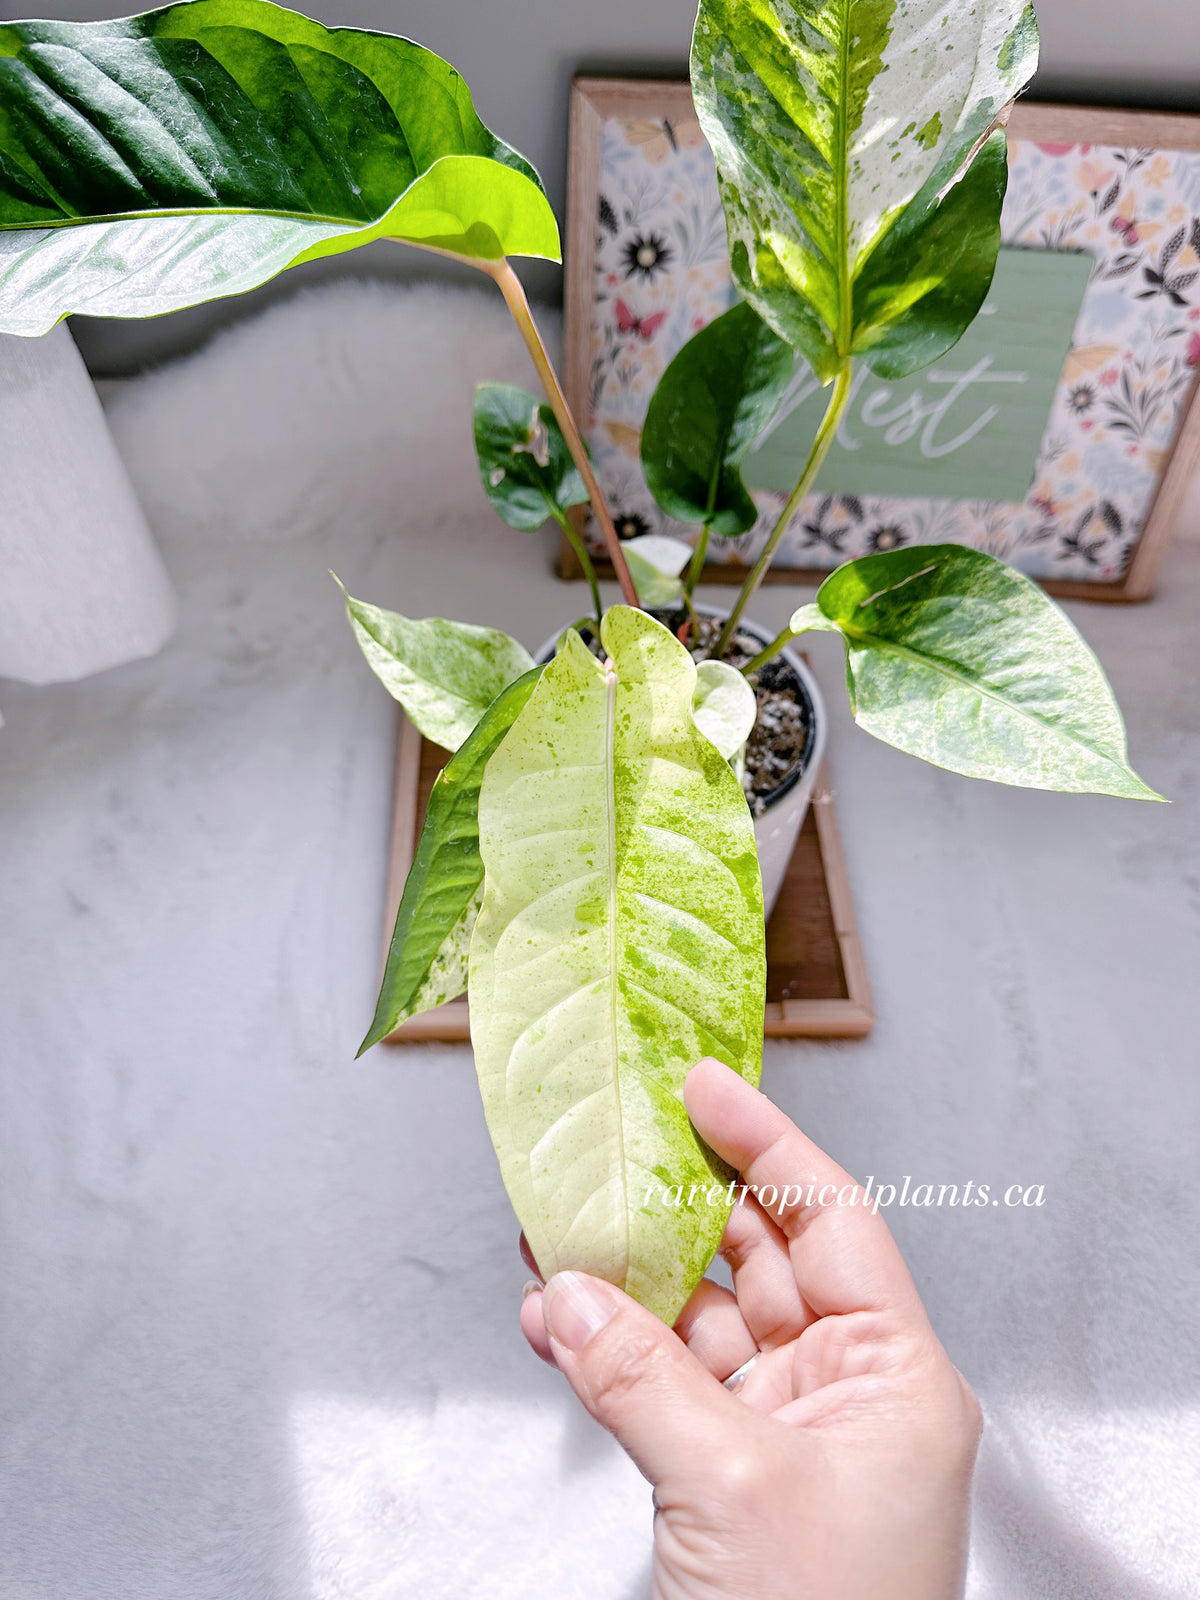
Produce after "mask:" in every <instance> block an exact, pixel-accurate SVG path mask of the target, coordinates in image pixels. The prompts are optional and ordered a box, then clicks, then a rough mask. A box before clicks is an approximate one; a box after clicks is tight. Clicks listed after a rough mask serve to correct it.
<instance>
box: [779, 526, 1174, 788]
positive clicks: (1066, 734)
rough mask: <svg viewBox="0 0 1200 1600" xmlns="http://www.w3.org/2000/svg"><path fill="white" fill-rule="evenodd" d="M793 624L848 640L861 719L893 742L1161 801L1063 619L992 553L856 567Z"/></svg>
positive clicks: (909, 555) (936, 760)
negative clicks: (1132, 762) (1132, 757)
mask: <svg viewBox="0 0 1200 1600" xmlns="http://www.w3.org/2000/svg"><path fill="white" fill-rule="evenodd" d="M792 627H793V629H795V630H796V631H797V632H803V631H806V630H808V629H813V628H816V629H825V630H828V631H830V632H836V633H840V634H841V635H842V637H843V639H844V640H845V643H846V652H847V661H846V677H847V685H848V687H849V691H850V704H851V709H852V710H853V712H854V718H855V721H856V722H857V723H858V724H859V726H860V727H862V728H865V729H866V730H867V732H868V733H872V734H874V735H875V737H876V738H877V739H882V740H883V741H884V742H885V743H886V744H891V745H895V746H896V748H897V749H899V750H907V751H908V753H909V754H910V755H914V756H920V757H921V759H922V760H924V761H929V762H932V763H933V765H934V766H937V767H946V768H948V769H949V770H950V771H951V772H961V773H964V774H965V775H966V776H967V777H969V778H989V779H991V780H992V781H993V782H996V783H1011V784H1015V785H1017V786H1018V787H1020V788H1024V789H1059V790H1065V791H1068V792H1071V793H1076V794H1111V795H1121V796H1125V797H1126V798H1129V799H1134V800H1158V799H1161V796H1160V795H1156V794H1155V793H1154V791H1153V790H1152V789H1149V788H1147V786H1146V785H1145V784H1144V783H1143V782H1142V781H1141V779H1140V778H1139V777H1138V776H1137V774H1136V773H1134V772H1133V771H1132V769H1131V768H1130V766H1129V760H1128V756H1127V754H1126V748H1125V727H1124V724H1123V723H1122V721H1121V713H1120V710H1119V709H1118V707H1117V703H1116V701H1115V699H1114V698H1113V693H1112V690H1111V689H1110V688H1109V686H1108V681H1107V679H1106V678H1105V676H1104V672H1103V670H1102V668H1101V666H1100V663H1099V662H1098V661H1097V660H1096V658H1095V656H1094V655H1093V654H1092V652H1091V650H1090V649H1089V648H1088V646H1087V645H1086V644H1085V643H1084V641H1083V639H1082V638H1081V637H1080V636H1079V634H1078V633H1077V632H1076V630H1075V628H1074V627H1073V626H1072V624H1071V622H1070V619H1069V618H1068V617H1067V615H1066V613H1065V612H1064V611H1062V609H1061V608H1060V607H1059V606H1057V605H1055V604H1054V602H1053V601H1052V600H1051V599H1049V597H1048V596H1047V595H1045V594H1043V592H1042V591H1041V589H1039V588H1038V586H1037V585H1036V584H1035V583H1032V582H1030V580H1029V579H1028V578H1026V577H1024V576H1023V574H1021V573H1019V572H1017V571H1016V570H1015V569H1014V568H1012V567H1009V566H1006V565H1005V564H1004V563H1003V562H1001V561H997V560H996V559H995V557H993V556H988V555H984V554H983V553H982V551H979V550H970V549H967V548H966V547H965V546H963V545H956V544H941V545H913V546H911V547H910V548H908V549H906V550H892V551H889V552H888V553H887V554H886V555H878V556H864V557H863V558H862V559H861V560H859V561H849V562H847V563H846V565H845V566H844V567H840V568H839V569H838V570H837V572H835V573H833V575H832V576H831V577H828V578H826V580H825V582H824V583H823V584H822V585H821V587H820V589H819V590H818V591H817V599H816V602H815V604H812V605H807V606H802V607H801V608H800V610H799V611H797V612H796V613H795V615H794V616H793V617H792Z"/></svg>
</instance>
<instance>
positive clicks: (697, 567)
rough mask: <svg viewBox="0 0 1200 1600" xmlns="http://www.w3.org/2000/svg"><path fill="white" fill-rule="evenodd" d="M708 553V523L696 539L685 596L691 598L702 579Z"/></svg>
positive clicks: (684, 588) (685, 586) (685, 585)
mask: <svg viewBox="0 0 1200 1600" xmlns="http://www.w3.org/2000/svg"><path fill="white" fill-rule="evenodd" d="M707 555H708V523H707V522H706V523H705V524H704V526H703V527H702V528H701V529H700V537H699V538H698V539H697V540H696V548H695V550H693V552H692V564H691V566H690V567H689V568H688V575H687V582H686V583H685V584H684V586H683V598H684V599H685V600H690V599H691V598H692V596H693V595H694V594H695V592H696V585H697V584H698V583H699V581H700V574H701V573H702V572H703V571H704V558H705V557H706V556H707Z"/></svg>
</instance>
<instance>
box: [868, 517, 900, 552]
mask: <svg viewBox="0 0 1200 1600" xmlns="http://www.w3.org/2000/svg"><path fill="white" fill-rule="evenodd" d="M907 543H908V535H907V533H906V532H905V531H904V529H903V528H902V527H901V526H900V525H899V523H897V522H887V523H884V524H883V526H882V527H879V528H873V529H872V530H871V532H870V533H869V534H868V535H867V548H868V549H869V550H870V551H871V553H872V555H878V554H880V553H881V552H883V551H884V550H898V549H899V548H900V546H901V545H902V544H907Z"/></svg>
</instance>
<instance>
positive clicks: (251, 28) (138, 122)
mask: <svg viewBox="0 0 1200 1600" xmlns="http://www.w3.org/2000/svg"><path fill="white" fill-rule="evenodd" d="M378 238H393V239H404V240H408V241H409V242H411V243H414V244H423V245H427V246H431V247H433V248H436V249H439V250H442V251H446V252H449V253H450V254H453V255H459V256H464V257H468V258H470V259H474V260H486V261H494V260H496V259H498V258H499V257H501V256H503V255H537V256H548V257H550V258H551V259H553V260H557V259H558V229H557V225H556V223H555V220H554V213H553V212H552V210H551V208H550V204H549V202H548V200H547V199H546V196H545V193H544V191H543V189H542V186H541V183H540V180H539V179H538V176H537V174H536V173H535V172H534V170H533V168H532V167H531V166H530V165H529V163H528V162H527V161H525V160H523V159H522V157H521V156H519V155H517V153H516V152H515V151H514V150H511V149H510V148H509V147H508V146H507V145H506V144H503V143H502V142H501V141H500V140H499V139H497V138H496V136H495V135H494V134H493V133H491V131H490V130H489V129H487V128H485V127H484V125H483V123H482V122H481V121H480V120H479V118H478V116H477V115H476V114H475V108H474V106H473V105H472V102H471V95H470V91H469V90H468V88H467V86H466V84H465V83H464V82H463V80H462V78H461V77H460V76H459V74H458V73H457V72H456V71H455V70H454V68H453V67H452V66H451V65H450V64H449V62H447V61H443V60H442V59H441V58H440V57H439V56H436V55H434V54H433V52H432V51H430V50H426V49H423V48H422V46H420V45H418V44H414V43H413V42H412V41H411V40H409V39H401V38H397V37H395V36H393V35H390V34H385V33H374V32H371V31H369V30H366V29H361V28H325V27H323V26H322V25H321V24H320V23H319V22H313V21H311V20H310V19H309V18H307V17H302V16H300V15H299V14H298V13H297V12H295V11H288V10H285V9H284V8H283V7H282V6H277V5H272V4H270V3H269V0H189V3H186V4H177V5H170V6H165V7H163V8H162V9H161V10H158V11H148V12H145V13H144V14H143V15H141V16H135V17H125V18H122V19H120V20H118V21H114V22H54V21H44V22H36V21H35V22H10V23H3V22H0V331H4V332H8V333H20V334H40V333H44V332H45V331H46V330H47V329H48V328H51V327H53V325H54V323H55V322H57V321H58V319H59V318H60V317H62V316H64V315H66V314H67V313H68V312H73V311H83V312H88V313H90V314H91V315H94V316H112V317H151V316H159V315H161V314H162V313H163V312H166V311H175V310H177V309H178V308H179V307H181V306H188V305H194V304H196V303H197V302H198V301H203V300H211V299H214V298H216V297H217V296H221V295H232V294H239V293H241V292H242V291H243V290H245V289H250V288H253V287H254V286H255V285H257V284H260V283H264V282H265V281H266V280H267V279H268V278H270V277H273V276H274V275H275V273H277V272H281V271H282V270H283V269H284V268H285V267H289V266H293V265H295V264H296V263H298V262H301V261H311V260H313V259H315V258H316V257H319V256H326V255H334V254H336V253H338V252H339V251H342V250H349V249H353V248H354V247H355V246H357V245H360V244H367V243H369V242H370V241H371V240H372V239H378Z"/></svg>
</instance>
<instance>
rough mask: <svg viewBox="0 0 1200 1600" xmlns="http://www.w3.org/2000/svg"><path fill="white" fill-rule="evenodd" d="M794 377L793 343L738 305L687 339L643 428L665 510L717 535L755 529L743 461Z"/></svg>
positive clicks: (647, 467)
mask: <svg viewBox="0 0 1200 1600" xmlns="http://www.w3.org/2000/svg"><path fill="white" fill-rule="evenodd" d="M791 375H792V350H791V346H790V345H788V344H787V343H785V342H784V340H782V339H781V338H779V336H778V334H776V333H774V332H773V331H772V330H771V329H770V328H769V327H768V326H767V324H766V323H765V322H764V321H763V320H762V318H761V317H760V316H759V315H758V313H757V312H756V311H755V310H754V308H753V307H752V306H749V305H746V304H745V303H744V302H742V303H741V304H738V305H735V306H733V307H732V308H731V309H730V310H729V311H726V312H725V314H724V315H723V316H720V317H717V318H716V320H715V321H713V322H710V323H709V324H708V326H707V327H706V328H702V329H701V330H700V332H699V333H697V334H695V335H694V336H693V337H692V338H691V339H689V340H688V342H687V344H685V345H684V347H683V349H682V350H680V352H679V354H678V355H677V356H676V357H675V359H674V360H673V361H672V362H671V364H670V366H669V367H668V368H667V370H666V371H665V372H664V373H663V375H662V377H661V378H660V379H659V382H658V387H657V389H656V390H655V391H654V396H653V398H652V399H651V401H650V407H649V410H648V411H647V412H646V421H645V425H644V427H643V428H642V467H643V469H644V471H645V474H646V482H647V484H648V485H649V486H650V492H651V493H652V494H653V496H654V498H655V499H656V500H657V501H658V503H659V505H660V506H661V507H662V508H663V510H664V511H665V512H666V513H667V515H668V516H669V517H675V518H676V519H677V520H678V521H680V522H702V523H707V524H708V525H709V527H710V528H711V529H712V531H713V532H714V533H721V534H737V533H745V532H746V531H747V529H749V528H752V527H753V526H754V524H755V522H756V521H757V520H758V508H757V506H756V505H755V504H754V501H753V500H752V499H751V498H750V493H749V491H748V490H747V488H746V486H745V484H744V483H743V482H742V474H741V466H742V462H743V460H744V459H745V456H746V451H747V450H749V448H750V446H751V445H752V444H753V443H754V441H755V439H756V438H757V437H758V435H759V434H760V433H761V432H762V430H763V428H765V427H766V425H767V423H768V422H769V421H770V420H771V418H772V417H773V416H774V414H775V411H776V409H777V408H778V406H779V402H780V400H781V399H782V398H783V392H784V390H785V389H786V388H787V385H788V380H789V379H790V377H791Z"/></svg>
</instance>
